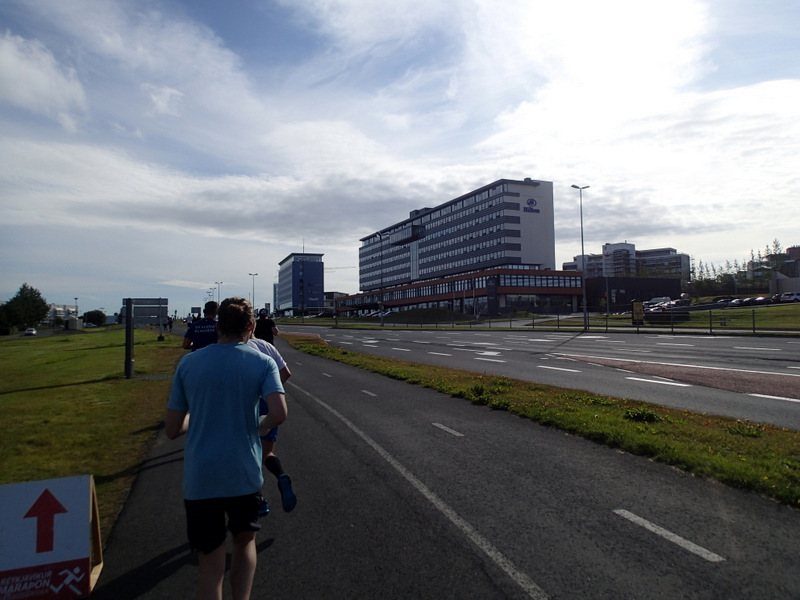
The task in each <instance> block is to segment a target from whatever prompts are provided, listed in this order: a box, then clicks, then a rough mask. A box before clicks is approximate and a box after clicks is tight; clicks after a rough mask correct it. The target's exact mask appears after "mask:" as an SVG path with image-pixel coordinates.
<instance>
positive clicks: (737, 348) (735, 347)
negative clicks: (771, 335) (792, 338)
mask: <svg viewBox="0 0 800 600" xmlns="http://www.w3.org/2000/svg"><path fill="white" fill-rule="evenodd" d="M733 349H734V350H768V351H770V352H780V351H781V349H780V348H758V347H750V346H734V347H733Z"/></svg>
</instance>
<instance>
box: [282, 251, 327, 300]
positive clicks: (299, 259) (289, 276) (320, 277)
mask: <svg viewBox="0 0 800 600" xmlns="http://www.w3.org/2000/svg"><path fill="white" fill-rule="evenodd" d="M322 256H323V255H322V254H307V253H292V254H290V255H289V256H287V257H286V258H284V259H283V260H282V261H281V262H280V263H278V283H277V287H276V292H275V312H276V313H277V314H279V315H281V316H298V315H308V314H317V313H319V312H321V311H322V310H323V308H324V306H325V292H324V290H325V264H324V263H323V262H322Z"/></svg>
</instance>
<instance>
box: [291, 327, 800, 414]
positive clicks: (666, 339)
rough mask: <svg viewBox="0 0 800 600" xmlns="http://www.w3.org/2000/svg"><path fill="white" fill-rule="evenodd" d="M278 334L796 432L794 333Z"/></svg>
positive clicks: (797, 353)
mask: <svg viewBox="0 0 800 600" xmlns="http://www.w3.org/2000/svg"><path fill="white" fill-rule="evenodd" d="M283 328H284V329H285V330H286V331H288V332H291V331H297V332H304V333H309V332H312V333H316V334H319V335H321V336H322V337H323V338H324V339H325V340H326V341H327V342H328V343H330V344H333V345H336V346H340V347H342V348H348V349H351V350H353V351H357V352H362V353H365V354H374V355H379V356H385V357H390V358H395V359H400V360H409V361H414V362H422V363H427V364H434V365H441V366H446V367H452V368H459V369H466V370H469V371H476V372H480V373H490V374H494V375H505V376H507V377H511V378H514V379H522V380H526V381H534V382H537V383H544V384H549V385H556V386H561V387H569V388H577V389H582V390H587V391H590V392H594V393H598V394H605V395H609V396H615V397H623V398H631V399H635V400H643V401H646V402H652V403H655V404H661V405H664V406H670V407H673V408H679V409H688V410H693V411H696V412H701V413H707V414H713V415H724V416H729V417H733V418H737V419H748V420H750V421H752V422H758V423H771V424H774V425H779V426H781V427H788V428H790V429H796V430H800V338H797V337H774V338H761V337H733V336H708V335H684V336H673V335H668V334H641V335H635V334H630V333H607V334H606V333H591V334H578V333H564V332H560V333H559V332H540V333H537V332H530V331H529V332H517V331H496V332H491V331H468V330H466V331H465V330H447V329H440V330H400V329H398V330H352V329H329V328H323V327H291V326H289V327H287V326H284V327H283Z"/></svg>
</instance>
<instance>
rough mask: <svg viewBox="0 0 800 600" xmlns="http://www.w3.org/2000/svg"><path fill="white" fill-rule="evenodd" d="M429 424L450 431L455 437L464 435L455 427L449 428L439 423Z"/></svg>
mask: <svg viewBox="0 0 800 600" xmlns="http://www.w3.org/2000/svg"><path fill="white" fill-rule="evenodd" d="M431 425H433V426H434V427H438V428H439V429H441V430H442V431H446V432H447V433H450V434H452V435H454V436H456V437H464V434H463V433H459V432H458V431H456V430H455V429H450V428H449V427H445V426H444V425H442V424H441V423H431Z"/></svg>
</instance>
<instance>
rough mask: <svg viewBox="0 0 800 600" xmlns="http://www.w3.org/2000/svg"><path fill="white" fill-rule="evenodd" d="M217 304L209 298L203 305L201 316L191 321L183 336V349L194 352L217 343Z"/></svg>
mask: <svg viewBox="0 0 800 600" xmlns="http://www.w3.org/2000/svg"><path fill="white" fill-rule="evenodd" d="M218 306H219V305H218V304H217V303H216V302H214V301H213V300H211V301H210V302H206V305H205V306H204V307H203V318H202V319H198V320H197V321H193V322H192V323H190V324H189V327H188V328H187V329H186V334H185V335H184V336H183V349H184V350H190V349H191V351H192V352H194V351H195V350H200V348H205V347H206V346H208V345H209V344H216V343H217V308H218Z"/></svg>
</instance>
